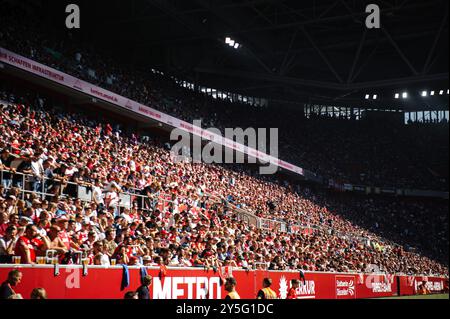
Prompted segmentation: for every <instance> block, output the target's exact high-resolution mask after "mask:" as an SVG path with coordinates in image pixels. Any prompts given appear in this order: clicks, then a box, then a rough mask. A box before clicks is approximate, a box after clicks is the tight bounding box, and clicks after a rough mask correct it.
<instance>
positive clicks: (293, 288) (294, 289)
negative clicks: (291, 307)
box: [287, 279, 300, 299]
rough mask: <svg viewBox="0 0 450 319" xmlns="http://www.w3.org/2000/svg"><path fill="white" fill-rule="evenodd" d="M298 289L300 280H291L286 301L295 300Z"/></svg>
mask: <svg viewBox="0 0 450 319" xmlns="http://www.w3.org/2000/svg"><path fill="white" fill-rule="evenodd" d="M298 287H300V280H298V279H292V280H291V288H290V289H289V292H288V295H287V299H297V289H298Z"/></svg>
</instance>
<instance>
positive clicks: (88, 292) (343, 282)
mask: <svg viewBox="0 0 450 319" xmlns="http://www.w3.org/2000/svg"><path fill="white" fill-rule="evenodd" d="M13 269H19V270H20V271H21V272H22V274H23V279H22V282H21V283H20V284H19V285H18V287H16V288H15V290H16V293H20V294H21V295H22V296H23V297H24V298H25V299H27V298H29V296H30V294H31V291H32V290H33V289H34V288H38V287H40V288H44V289H45V290H46V291H47V294H48V296H49V298H50V299H122V298H123V297H124V294H125V293H126V292H128V291H133V290H136V289H137V288H138V287H139V286H140V278H141V274H142V269H141V268H139V267H128V268H127V269H126V271H125V270H124V268H123V267H122V266H114V267H103V266H89V267H88V268H83V267H82V266H62V265H61V266H60V265H56V266H52V265H33V266H31V265H3V266H2V265H0V280H1V281H3V280H6V278H7V275H8V273H9V271H11V270H13ZM146 272H147V273H148V274H149V275H151V276H153V284H152V286H151V287H150V296H151V298H152V299H223V298H224V297H225V296H226V292H225V290H224V287H223V285H221V277H220V276H222V278H224V277H229V276H232V277H234V278H235V279H236V280H237V283H238V285H237V291H238V293H239V294H240V296H241V298H242V299H255V298H256V295H257V292H258V290H259V289H261V288H262V287H261V285H262V281H263V279H264V278H266V277H269V278H271V279H272V281H273V286H272V288H273V289H274V290H275V291H276V292H277V294H278V298H280V299H285V298H286V296H287V293H288V291H289V288H290V281H291V280H292V279H299V280H300V281H301V284H300V287H299V288H298V289H297V298H298V299H363V298H364V299H365V298H381V297H393V296H408V295H414V294H416V293H417V289H418V286H419V285H420V284H422V283H423V282H426V286H427V288H428V289H429V290H430V292H431V293H441V292H443V291H444V290H445V289H446V287H448V279H446V278H439V277H424V276H397V275H384V274H340V273H339V274H338V273H315V272H307V273H304V276H301V275H300V273H299V272H282V271H265V270H252V271H245V270H231V269H230V268H226V269H221V270H218V271H216V272H215V271H213V270H212V269H211V270H205V269H203V268H168V269H167V271H165V274H164V275H163V274H162V272H161V270H160V269H159V268H154V267H153V268H152V267H147V268H146ZM127 279H128V280H127ZM447 289H448V288H447Z"/></svg>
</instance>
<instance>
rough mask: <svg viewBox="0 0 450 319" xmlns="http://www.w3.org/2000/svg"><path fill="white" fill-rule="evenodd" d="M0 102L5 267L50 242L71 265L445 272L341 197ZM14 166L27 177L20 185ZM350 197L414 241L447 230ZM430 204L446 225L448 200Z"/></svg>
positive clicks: (35, 104) (85, 121)
mask: <svg viewBox="0 0 450 319" xmlns="http://www.w3.org/2000/svg"><path fill="white" fill-rule="evenodd" d="M0 100H5V101H8V102H6V103H2V105H1V113H0V114H1V116H0V152H1V156H0V159H1V162H0V163H1V168H2V171H3V172H2V187H1V189H0V236H2V237H1V239H0V258H2V261H3V262H11V261H12V258H13V257H14V256H20V257H21V262H22V263H34V262H36V261H37V257H40V256H42V255H43V254H44V252H45V251H46V250H48V249H52V250H55V251H56V252H57V254H58V255H59V260H60V262H61V263H72V262H74V259H75V256H76V255H75V254H74V252H75V251H83V252H84V253H85V255H86V256H87V258H88V260H89V261H88V262H89V263H90V264H96V265H109V264H110V263H111V262H112V261H115V262H116V263H117V264H128V265H140V264H142V265H153V266H157V265H160V266H162V265H166V266H193V267H213V268H217V267H219V266H233V267H240V268H247V269H249V268H254V267H256V268H258V267H260V268H261V267H264V268H268V269H272V270H287V269H292V270H299V269H303V270H309V271H312V270H317V271H331V272H333V271H334V272H346V271H356V272H363V271H367V270H369V271H371V270H374V269H373V267H376V269H377V270H380V271H386V272H393V273H394V272H395V273H405V274H440V275H448V269H447V266H445V264H443V263H439V262H437V261H435V258H428V257H425V256H424V255H423V254H419V253H416V252H413V251H410V250H409V249H407V248H406V247H404V246H399V245H395V244H394V243H393V242H391V241H389V240H386V238H388V237H389V236H387V235H389V234H390V233H391V231H389V230H388V229H387V230H386V234H383V235H384V236H383V237H380V236H378V235H377V227H375V229H374V231H370V230H369V229H368V227H365V228H364V227H360V226H358V224H357V223H354V222H351V218H348V219H347V218H345V211H350V210H352V209H353V207H352V206H351V205H349V204H347V203H348V201H339V200H334V199H331V198H330V199H329V198H328V197H325V196H323V195H322V194H321V193H320V192H315V191H313V190H311V189H307V188H304V187H301V186H296V185H293V184H290V183H289V182H287V181H278V180H277V179H276V178H275V177H273V176H271V177H267V176H266V177H263V176H258V175H256V174H255V173H253V172H251V171H250V170H249V169H245V168H242V167H238V166H232V167H224V166H218V165H206V164H192V163H189V162H188V161H186V162H182V163H178V162H174V161H173V158H172V154H171V153H170V151H169V150H168V149H167V148H166V147H165V146H164V145H163V144H162V143H161V142H159V141H158V140H157V139H152V140H150V141H148V140H145V141H144V140H143V139H142V138H140V137H139V136H137V135H135V134H130V135H125V134H123V133H120V132H119V131H117V130H115V129H113V125H111V124H108V123H106V122H105V120H103V121H96V120H94V119H93V118H92V117H89V116H88V115H89V114H82V113H81V112H77V113H70V112H67V111H62V110H58V109H56V108H54V107H53V105H52V104H50V105H47V104H48V103H47V102H46V99H43V98H39V99H36V98H35V97H34V96H32V97H30V98H25V99H21V98H18V97H16V96H14V95H13V94H9V93H4V94H1V98H0ZM90 115H92V114H90ZM20 173H26V174H29V175H31V177H30V178H27V179H26V180H25V183H24V180H23V179H22V177H21V175H20ZM47 179H48V180H47ZM78 186H85V187H87V188H88V189H89V190H91V192H92V199H90V200H88V201H86V202H84V201H83V200H81V199H80V198H78V195H79V194H78ZM23 189H25V190H28V192H26V193H23V192H22V190H23ZM41 190H44V191H45V193H46V195H43V194H39V192H40V191H41ZM124 192H127V193H131V194H133V197H132V198H133V201H132V202H131V204H130V206H127V205H122V204H124V203H121V197H120V194H121V193H124ZM139 196H146V197H142V198H144V199H142V198H141V197H139ZM163 199H166V200H169V199H170V201H166V200H163ZM328 201H329V202H328ZM350 203H351V204H353V205H355V207H357V206H358V203H363V204H362V205H364V206H362V207H359V209H360V210H363V211H365V212H366V215H365V216H367V217H368V219H367V220H370V218H369V217H370V216H371V215H372V220H373V219H375V220H378V222H379V223H380V224H382V223H386V222H388V223H392V224H398V227H401V229H404V230H406V229H408V231H410V232H411V233H412V234H417V237H416V239H417V238H422V236H425V237H427V236H428V238H430V236H434V237H433V238H435V239H436V241H437V242H436V243H435V244H436V246H439V247H442V245H445V244H447V245H448V238H447V236H448V233H446V232H445V230H444V232H434V231H433V230H431V231H429V232H428V233H425V234H418V232H420V231H422V229H421V228H420V227H418V228H417V227H416V225H414V224H413V223H411V222H409V220H408V219H407V218H402V217H398V215H399V214H401V213H402V210H401V209H403V210H406V211H408V212H409V213H412V212H414V213H417V214H421V207H419V206H416V207H415V206H414V205H408V204H406V203H405V205H406V206H405V207H403V208H401V209H399V211H398V212H397V214H394V216H390V217H389V216H387V215H385V216H384V217H381V216H374V215H377V210H379V211H382V210H383V209H385V207H389V205H387V206H380V207H378V206H377V203H370V201H368V202H367V203H364V201H358V200H355V199H353V200H351V201H350ZM446 205H447V207H448V204H446ZM123 206H126V207H123ZM366 207H372V209H371V210H366ZM414 207H415V208H414ZM237 208H240V209H243V210H246V211H249V212H252V213H254V214H255V215H257V216H259V217H265V218H270V219H279V220H282V221H284V222H287V223H288V224H289V225H290V226H293V225H295V224H298V225H300V226H302V227H303V228H301V229H300V230H299V231H298V232H291V233H286V232H281V231H280V230H277V229H272V230H264V229H261V228H257V227H255V226H254V225H252V224H250V223H247V222H245V221H243V220H242V219H241V218H239V215H238V214H237V213H236V212H237V210H236V209H237ZM388 209H389V208H388ZM395 209H397V208H395ZM395 209H391V210H390V212H392V213H394V211H395ZM437 210H438V211H437V212H436V214H437V215H439V213H441V214H442V215H441V216H443V217H442V218H443V219H442V224H443V225H447V229H448V217H445V216H446V215H447V214H446V213H445V204H444V205H443V207H438V209H437ZM357 212H358V209H355V211H354V212H353V211H352V213H353V214H355V215H357ZM425 212H427V210H426V211H425ZM350 217H351V216H350ZM353 217H355V216H353ZM360 218H361V217H360ZM383 219H384V221H383ZM418 220H420V219H418ZM422 220H423V221H424V222H426V223H427V225H429V224H430V221H429V220H428V221H427V219H426V218H422ZM434 221H435V220H434ZM410 228H411V229H410ZM396 231H398V229H396ZM430 253H432V251H431V252H430ZM437 253H439V252H437ZM433 257H434V255H433Z"/></svg>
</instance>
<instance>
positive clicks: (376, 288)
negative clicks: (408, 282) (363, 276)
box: [372, 282, 392, 293]
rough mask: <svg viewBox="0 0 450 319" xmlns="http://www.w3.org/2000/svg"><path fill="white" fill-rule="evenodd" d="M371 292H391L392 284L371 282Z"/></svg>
mask: <svg viewBox="0 0 450 319" xmlns="http://www.w3.org/2000/svg"><path fill="white" fill-rule="evenodd" d="M372 292H374V293H384V292H392V285H391V284H388V283H383V282H374V283H372Z"/></svg>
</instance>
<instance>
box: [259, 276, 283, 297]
mask: <svg viewBox="0 0 450 319" xmlns="http://www.w3.org/2000/svg"><path fill="white" fill-rule="evenodd" d="M270 286H272V279H270V278H264V280H263V288H262V289H261V290H260V291H258V295H257V296H256V298H257V299H278V297H277V293H276V292H275V291H273V290H272V289H271V288H270Z"/></svg>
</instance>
